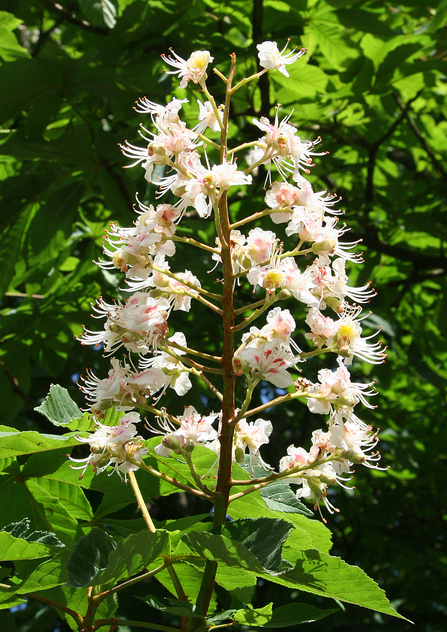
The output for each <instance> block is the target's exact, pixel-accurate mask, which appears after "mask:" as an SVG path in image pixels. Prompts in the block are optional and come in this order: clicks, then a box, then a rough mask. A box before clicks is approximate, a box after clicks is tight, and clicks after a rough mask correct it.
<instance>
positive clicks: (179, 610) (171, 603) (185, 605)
mask: <svg viewBox="0 0 447 632" xmlns="http://www.w3.org/2000/svg"><path fill="white" fill-rule="evenodd" d="M138 599H141V601H144V603H147V605H148V606H151V608H155V609H156V610H161V611H162V612H169V614H175V615H177V616H179V617H191V618H198V619H202V618H203V612H202V611H201V610H200V609H196V606H195V605H194V604H192V603H189V602H188V601H180V600H179V599H170V598H169V597H164V598H163V600H162V601H160V599H156V598H155V597H152V596H148V597H138Z"/></svg>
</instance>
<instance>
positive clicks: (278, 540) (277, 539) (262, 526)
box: [224, 518, 293, 573]
mask: <svg viewBox="0 0 447 632" xmlns="http://www.w3.org/2000/svg"><path fill="white" fill-rule="evenodd" d="M292 529H293V525H292V524H290V522H286V521H285V520H278V519H276V520H275V519H271V518H255V519H252V518H246V519H245V520H237V521H236V522H232V523H229V524H226V525H225V529H224V535H227V534H228V536H229V537H230V538H231V539H232V540H236V541H237V542H240V543H241V544H243V545H244V546H245V548H246V549H247V550H248V551H250V552H251V553H252V554H253V555H254V556H255V557H256V558H257V559H258V560H259V561H260V562H261V564H262V566H263V567H264V568H265V569H266V570H267V571H269V572H274V573H278V572H281V571H284V570H286V569H287V568H290V564H288V563H285V562H284V560H283V559H282V556H281V553H282V545H283V544H284V542H285V541H286V540H287V538H288V537H289V534H290V532H291V530H292Z"/></svg>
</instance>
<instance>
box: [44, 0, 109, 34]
mask: <svg viewBox="0 0 447 632" xmlns="http://www.w3.org/2000/svg"><path fill="white" fill-rule="evenodd" d="M40 1H41V2H42V4H44V5H45V6H46V7H47V9H48V10H49V11H52V12H53V13H57V14H58V15H60V16H61V17H62V18H63V19H64V20H65V21H66V22H70V23H71V24H75V25H76V26H79V27H80V28H82V29H84V30H86V31H90V32H91V33H96V34H97V35H108V34H109V29H108V28H107V27H105V26H93V24H90V22H87V21H86V20H82V19H80V18H78V17H76V15H75V14H74V13H73V12H72V11H67V9H64V7H63V6H62V5H60V4H59V3H58V2H52V0H40Z"/></svg>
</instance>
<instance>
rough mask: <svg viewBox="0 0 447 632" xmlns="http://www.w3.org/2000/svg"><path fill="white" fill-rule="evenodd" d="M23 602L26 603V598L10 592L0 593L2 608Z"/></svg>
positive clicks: (0, 607)
mask: <svg viewBox="0 0 447 632" xmlns="http://www.w3.org/2000/svg"><path fill="white" fill-rule="evenodd" d="M22 603H26V600H25V599H21V598H20V597H16V595H14V594H12V593H8V592H2V593H0V610H6V609H8V610H9V609H10V608H13V607H14V606H18V605H20V604H22Z"/></svg>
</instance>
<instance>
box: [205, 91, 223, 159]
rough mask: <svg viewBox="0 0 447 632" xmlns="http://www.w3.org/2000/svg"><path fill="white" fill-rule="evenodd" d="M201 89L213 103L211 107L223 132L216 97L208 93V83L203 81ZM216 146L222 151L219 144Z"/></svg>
mask: <svg viewBox="0 0 447 632" xmlns="http://www.w3.org/2000/svg"><path fill="white" fill-rule="evenodd" d="M200 87H201V88H202V90H203V92H204V93H205V95H206V97H207V99H208V101H209V102H210V103H211V107H212V108H213V112H214V116H215V117H216V119H217V122H218V123H219V127H220V130H221V132H222V131H223V128H224V124H223V121H222V118H221V115H220V112H219V109H218V107H217V105H216V102H215V100H214V97H213V95H212V94H211V93H210V92H208V88H207V87H206V83H205V82H204V81H203V83H201V84H200ZM215 145H216V147H217V148H218V149H219V150H220V147H219V146H218V145H217V143H215Z"/></svg>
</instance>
